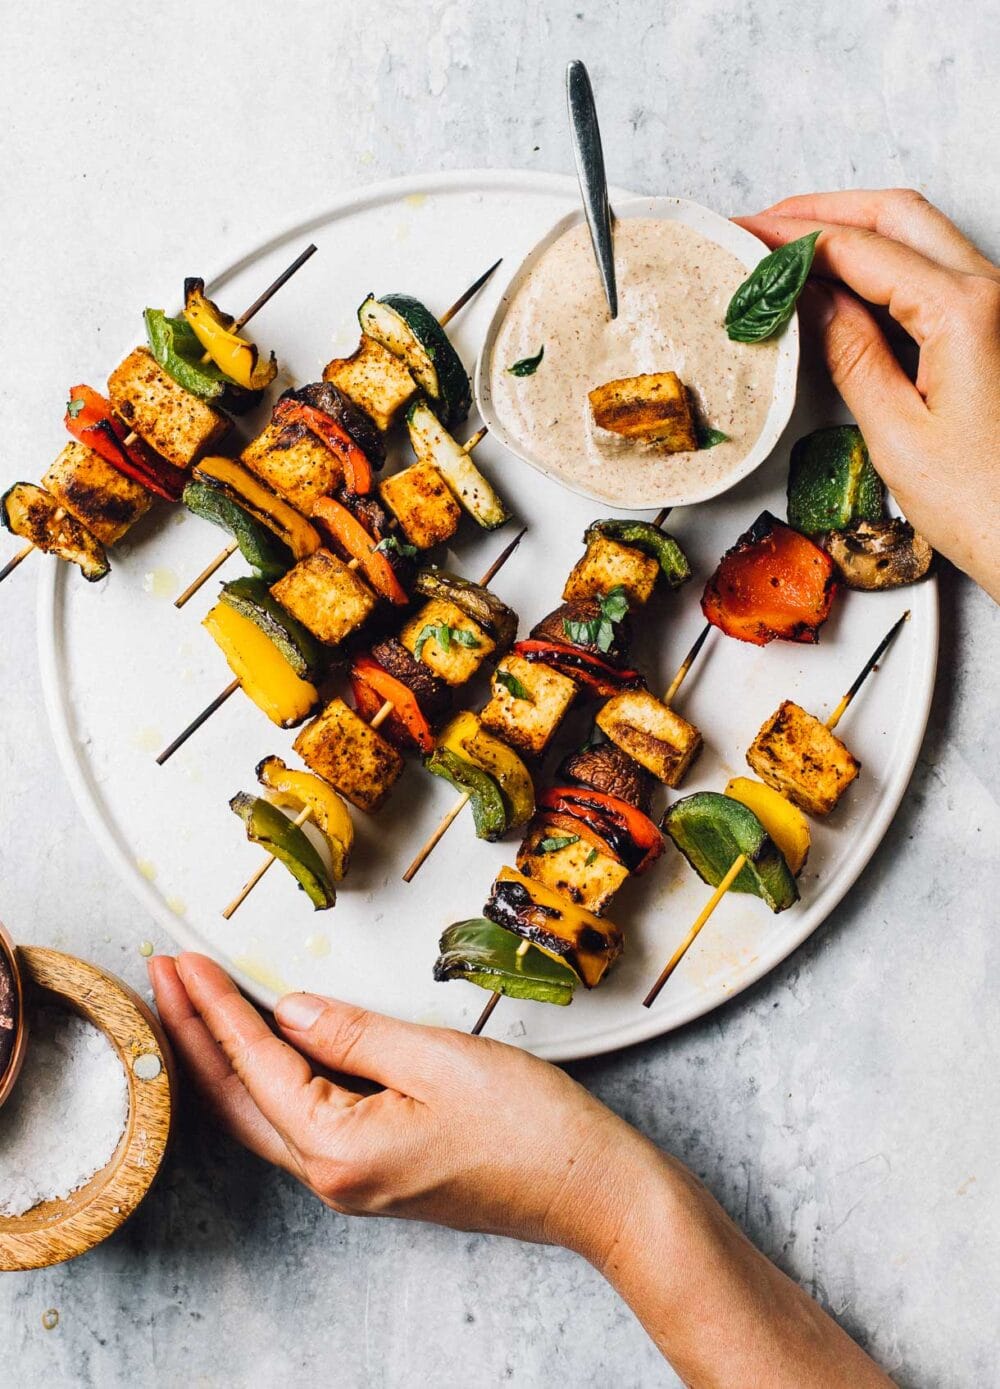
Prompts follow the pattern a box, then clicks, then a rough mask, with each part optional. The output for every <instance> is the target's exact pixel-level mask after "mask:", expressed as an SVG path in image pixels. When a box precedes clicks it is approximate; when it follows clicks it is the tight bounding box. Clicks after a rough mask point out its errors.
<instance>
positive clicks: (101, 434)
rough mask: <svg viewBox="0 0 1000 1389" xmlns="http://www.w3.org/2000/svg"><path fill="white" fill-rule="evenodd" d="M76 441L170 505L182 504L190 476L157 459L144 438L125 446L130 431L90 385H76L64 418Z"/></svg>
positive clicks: (71, 393)
mask: <svg viewBox="0 0 1000 1389" xmlns="http://www.w3.org/2000/svg"><path fill="white" fill-rule="evenodd" d="M64 423H65V425H66V428H67V429H68V430H69V432H70V434H72V436H73V438H74V439H78V440H79V441H80V443H81V444H86V446H87V448H89V449H93V450H94V452H95V453H99V454H100V455H101V457H102V458H103V459H104V461H105V462H106V463H110V464H111V466H112V468H115V469H116V470H117V471H118V472H119V473H121V474H122V475H123V476H124V477H128V478H131V479H132V480H133V481H134V482H138V483H141V485H142V486H143V487H145V488H146V490H147V491H148V492H153V493H155V494H156V496H158V497H163V498H164V499H165V500H166V501H168V502H179V501H180V499H181V493H182V492H183V491H184V484H185V482H187V474H186V473H185V472H184V470H183V469H182V468H175V467H174V466H173V464H172V463H167V462H166V461H165V460H164V459H162V458H159V457H157V455H156V454H155V453H153V451H152V449H150V448H149V447H148V446H147V445H146V444H144V443H143V442H142V440H141V439H133V440H132V442H131V443H130V444H126V443H125V440H126V438H127V437H128V430H127V429H126V427H125V425H124V424H123V423H122V421H121V420H119V419H118V418H117V416H116V415H115V413H114V411H113V410H112V409H111V402H110V400H105V398H104V396H102V395H100V394H99V392H97V391H95V390H93V388H92V387H90V386H73V387H71V389H70V393H69V404H68V405H67V407H66V414H65V416H64Z"/></svg>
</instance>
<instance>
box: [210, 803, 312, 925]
mask: <svg viewBox="0 0 1000 1389" xmlns="http://www.w3.org/2000/svg"><path fill="white" fill-rule="evenodd" d="M311 816H312V811H311V810H310V808H309V806H304V807H303V809H302V810H300V811H299V813H298V815H296V817H295V819H294V820H293V821H292V824H293V825H295V826H296V827H297V828H298V827H300V826H302V825H304V824H305V822H306V821H307V820H308V819H310V817H311ZM274 859H275V856H274V854H268V855H267V857H266V858H265V860H264V862H263V863H262V864H261V865H260V867H259V868H258V869H257V871H256V872H255V873H254V874H253V876H252V877H250V878H248V879H247V880H246V882H245V883H244V884H243V886H242V887H241V888H240V890H239V892H238V893H237V894H236V896H235V897H234V898H233V900H232V901H231V902H230V903H229V906H228V907H226V908H225V909H224V911H223V913H222V915H223V916H224V917H225V918H226V920H227V921H228V920H229V918H230V917H231V916H232V915H233V913H234V912H235V911H237V910H238V909H239V907H240V906H241V905H242V904H243V902H245V901H246V899H247V898H248V897H249V896H250V893H251V892H253V890H254V888H255V887H256V886H257V884H258V883H259V882H260V880H261V878H263V876H264V874H265V873H266V872H267V870H268V869H269V868H270V867H271V864H272V863H273V862H274Z"/></svg>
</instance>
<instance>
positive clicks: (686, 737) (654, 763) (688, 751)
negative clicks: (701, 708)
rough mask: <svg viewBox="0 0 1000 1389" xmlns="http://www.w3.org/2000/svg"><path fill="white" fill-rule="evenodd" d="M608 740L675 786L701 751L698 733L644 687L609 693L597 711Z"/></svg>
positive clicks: (665, 781)
mask: <svg viewBox="0 0 1000 1389" xmlns="http://www.w3.org/2000/svg"><path fill="white" fill-rule="evenodd" d="M597 726H598V728H600V729H601V731H602V732H603V733H604V734H605V735H606V737H608V738H610V739H611V741H612V742H613V743H614V744H616V746H618V747H620V748H621V749H622V751H623V752H627V753H628V755H629V757H633V758H634V759H635V760H636V762H638V763H639V765H640V766H641V767H645V768H646V770H647V771H648V772H652V773H653V776H655V777H657V778H658V779H659V780H660V781H662V782H663V783H664V784H665V785H666V786H679V785H680V784H681V782H682V781H683V780H684V777H685V776H686V775H687V772H688V769H689V767H690V766H691V763H692V762H693V761H694V759H695V758H696V757H697V756H698V753H699V752H700V751H701V734H700V733H699V732H698V730H697V728H695V726H694V724H692V723H688V721H687V720H686V719H682V718H681V716H680V714H675V713H674V711H673V710H672V709H668V708H667V706H666V705H665V704H663V703H662V702H661V701H660V700H658V699H657V698H656V696H655V695H653V694H650V692H649V691H648V690H625V691H623V693H622V694H617V695H613V696H612V697H611V699H609V700H608V701H607V702H606V703H605V704H603V705H602V706H601V708H600V709H599V710H598V713H597Z"/></svg>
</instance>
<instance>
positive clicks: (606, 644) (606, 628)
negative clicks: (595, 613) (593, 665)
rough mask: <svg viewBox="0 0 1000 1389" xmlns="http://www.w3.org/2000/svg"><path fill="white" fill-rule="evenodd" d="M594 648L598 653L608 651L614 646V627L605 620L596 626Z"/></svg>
mask: <svg viewBox="0 0 1000 1389" xmlns="http://www.w3.org/2000/svg"><path fill="white" fill-rule="evenodd" d="M595 644H596V646H597V649H598V651H610V650H611V648H612V647H613V646H614V644H615V626H614V623H613V622H609V621H608V620H607V618H602V619H601V621H600V622H599V623H598V624H597V638H596V643H595Z"/></svg>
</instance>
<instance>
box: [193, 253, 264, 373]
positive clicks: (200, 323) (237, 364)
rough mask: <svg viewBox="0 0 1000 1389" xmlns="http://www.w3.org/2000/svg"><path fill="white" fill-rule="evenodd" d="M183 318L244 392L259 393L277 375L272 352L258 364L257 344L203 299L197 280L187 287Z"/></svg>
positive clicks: (204, 346)
mask: <svg viewBox="0 0 1000 1389" xmlns="http://www.w3.org/2000/svg"><path fill="white" fill-rule="evenodd" d="M184 317H185V318H186V319H187V321H188V323H189V324H190V325H191V328H192V331H193V332H194V335H195V337H196V338H197V339H198V341H199V342H200V343H201V345H202V347H203V348H204V349H205V351H206V352H207V353H208V355H209V356H210V357H211V359H212V361H213V362H214V363H215V365H216V366H217V367H218V368H219V370H220V371H224V372H225V373H226V375H227V376H228V377H229V378H230V379H231V380H233V381H235V382H236V384H237V386H242V387H243V388H244V390H247V391H262V390H263V389H264V387H265V386H269V385H270V384H271V382H272V381H273V380H274V378H275V377H276V376H277V374H278V363H277V361H276V360H275V356H274V353H273V352H272V353H271V357H270V360H269V361H266V362H261V360H260V352H259V350H258V349H257V347H256V345H255V344H254V343H252V342H248V341H247V339H246V338H241V337H240V336H239V334H238V333H234V332H233V330H232V319H228V318H226V317H224V315H223V314H221V313H220V312H219V310H218V309H217V308H216V306H215V305H214V304H213V303H212V301H211V299H206V297H205V294H204V290H203V288H202V287H201V284H200V282H199V281H197V280H195V281H192V282H189V284H188V286H187V296H186V302H185V304H184Z"/></svg>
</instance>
